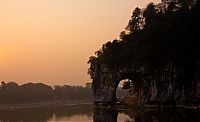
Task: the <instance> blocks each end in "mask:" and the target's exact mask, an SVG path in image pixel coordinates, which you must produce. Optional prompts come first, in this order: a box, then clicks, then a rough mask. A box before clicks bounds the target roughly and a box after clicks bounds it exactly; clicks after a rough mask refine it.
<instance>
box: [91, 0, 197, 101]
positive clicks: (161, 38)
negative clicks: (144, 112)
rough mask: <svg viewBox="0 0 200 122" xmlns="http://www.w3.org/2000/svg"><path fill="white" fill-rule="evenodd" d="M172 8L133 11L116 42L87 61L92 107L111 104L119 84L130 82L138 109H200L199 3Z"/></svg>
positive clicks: (114, 99)
mask: <svg viewBox="0 0 200 122" xmlns="http://www.w3.org/2000/svg"><path fill="white" fill-rule="evenodd" d="M177 2H178V3H173V2H172V3H170V4H169V5H167V6H166V8H165V7H164V8H163V7H162V6H159V5H154V4H153V3H150V4H149V5H148V6H147V7H146V8H145V9H144V11H142V10H141V9H139V8H136V9H135V10H134V11H133V14H132V16H131V20H130V21H129V23H128V25H127V30H126V31H123V32H122V33H121V35H120V39H119V40H113V41H112V42H107V43H106V44H104V45H102V48H101V49H100V50H99V51H97V52H96V56H93V57H90V59H89V61H88V63H90V64H91V66H90V68H89V73H90V75H91V78H92V79H93V89H94V96H95V101H96V102H107V103H113V102H116V89H117V87H118V84H119V82H120V81H121V80H123V79H130V80H131V81H133V85H134V88H135V90H134V95H136V96H137V99H139V103H163V104H167V103H177V104H186V103H199V101H200V98H199V97H200V94H199V92H200V91H199V89H200V48H199V47H200V41H199V27H200V14H199V11H200V2H199V0H197V1H193V2H192V1H187V2H188V3H187V5H188V6H186V4H183V3H184V2H186V1H184V0H180V1H177ZM164 4H166V3H164ZM160 7H161V8H160Z"/></svg>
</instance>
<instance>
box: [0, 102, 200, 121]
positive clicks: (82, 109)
mask: <svg viewBox="0 0 200 122" xmlns="http://www.w3.org/2000/svg"><path fill="white" fill-rule="evenodd" d="M199 120H200V113H199V112H197V111H196V112H194V111H186V110H182V111H178V110H177V111H170V110H168V111H167V110H166V111H162V112H161V111H145V112H144V111H139V110H136V111H125V112H118V111H116V110H102V109H96V110H93V109H92V105H72V106H71V105H70V106H61V107H49V108H31V109H16V110H0V122H13V121H20V122H27V121H37V122H49V121H51V122H54V121H56V122H59V121H60V122H61V121H67V122H74V121H77V122H81V121H84V122H92V121H93V122H198V121H199Z"/></svg>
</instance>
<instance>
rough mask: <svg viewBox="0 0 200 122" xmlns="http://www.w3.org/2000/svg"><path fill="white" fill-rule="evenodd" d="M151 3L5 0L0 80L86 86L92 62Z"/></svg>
mask: <svg viewBox="0 0 200 122" xmlns="http://www.w3.org/2000/svg"><path fill="white" fill-rule="evenodd" d="M150 1H153V0H0V81H3V80H4V81H6V82H8V81H16V82H17V83H19V84H21V83H26V82H42V83H46V84H49V85H55V84H60V85H63V84H70V85H85V83H86V82H87V81H90V79H89V76H88V75H87V68H88V67H89V66H88V65H87V63H86V62H87V60H88V57H89V56H91V55H94V52H95V51H96V50H98V49H99V48H100V47H101V45H102V44H103V43H105V42H107V41H110V40H113V39H115V38H118V35H119V34H120V32H121V31H123V30H124V28H125V26H126V25H127V23H128V20H129V19H130V16H131V12H132V10H133V8H135V7H136V6H140V7H141V6H143V7H144V5H146V4H147V3H149V2H150ZM154 1H155V2H158V1H160V0H154Z"/></svg>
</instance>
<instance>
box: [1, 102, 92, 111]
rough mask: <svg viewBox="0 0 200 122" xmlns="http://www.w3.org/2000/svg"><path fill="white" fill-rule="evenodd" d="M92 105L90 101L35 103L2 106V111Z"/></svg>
mask: <svg viewBox="0 0 200 122" xmlns="http://www.w3.org/2000/svg"><path fill="white" fill-rule="evenodd" d="M90 104H91V105H92V104H93V103H92V102H90V101H45V102H35V103H16V104H0V110H18V109H31V108H47V107H52V108H53V107H62V106H76V105H90Z"/></svg>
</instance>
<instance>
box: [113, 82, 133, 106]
mask: <svg viewBox="0 0 200 122" xmlns="http://www.w3.org/2000/svg"><path fill="white" fill-rule="evenodd" d="M134 92H135V86H134V83H133V80H131V79H123V80H120V81H119V84H118V86H117V88H116V99H117V102H118V103H121V102H122V101H123V100H124V99H126V98H127V97H128V96H129V95H130V94H134Z"/></svg>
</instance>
